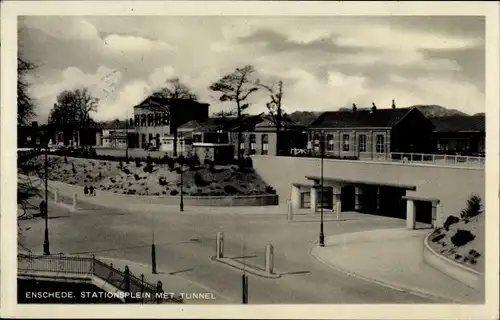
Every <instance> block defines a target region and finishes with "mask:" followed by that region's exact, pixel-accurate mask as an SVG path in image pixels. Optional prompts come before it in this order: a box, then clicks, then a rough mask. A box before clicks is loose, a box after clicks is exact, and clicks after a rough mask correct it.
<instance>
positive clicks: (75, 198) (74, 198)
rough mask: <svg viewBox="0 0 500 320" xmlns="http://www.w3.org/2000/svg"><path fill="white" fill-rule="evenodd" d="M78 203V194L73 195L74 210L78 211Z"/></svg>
mask: <svg viewBox="0 0 500 320" xmlns="http://www.w3.org/2000/svg"><path fill="white" fill-rule="evenodd" d="M77 202H78V194H77V193H73V209H74V210H76V203H77Z"/></svg>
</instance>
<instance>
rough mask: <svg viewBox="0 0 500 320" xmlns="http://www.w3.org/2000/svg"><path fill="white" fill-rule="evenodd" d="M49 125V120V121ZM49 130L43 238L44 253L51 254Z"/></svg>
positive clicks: (46, 153)
mask: <svg viewBox="0 0 500 320" xmlns="http://www.w3.org/2000/svg"><path fill="white" fill-rule="evenodd" d="M47 126H48V122H47ZM48 138H49V132H48V127H47V128H46V130H45V140H46V141H45V164H44V167H45V208H44V209H45V210H44V211H45V235H44V240H43V254H44V255H46V256H48V255H50V249H49V188H48V184H49V165H48V153H49V140H48Z"/></svg>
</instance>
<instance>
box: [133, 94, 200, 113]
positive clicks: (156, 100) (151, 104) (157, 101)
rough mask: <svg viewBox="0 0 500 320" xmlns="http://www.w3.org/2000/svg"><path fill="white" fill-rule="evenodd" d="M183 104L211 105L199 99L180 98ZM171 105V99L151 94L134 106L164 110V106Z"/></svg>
mask: <svg viewBox="0 0 500 320" xmlns="http://www.w3.org/2000/svg"><path fill="white" fill-rule="evenodd" d="M180 102H181V103H182V104H188V105H199V106H209V104H208V103H202V102H199V101H193V100H188V99H185V100H180ZM168 106H169V99H166V98H163V97H159V96H155V95H151V96H149V97H147V98H146V99H144V100H143V101H142V102H141V103H139V104H138V105H136V106H134V108H142V109H155V108H156V109H157V110H162V108H164V107H168Z"/></svg>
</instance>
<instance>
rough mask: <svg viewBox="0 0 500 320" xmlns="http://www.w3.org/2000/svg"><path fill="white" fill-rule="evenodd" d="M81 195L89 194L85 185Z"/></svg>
mask: <svg viewBox="0 0 500 320" xmlns="http://www.w3.org/2000/svg"><path fill="white" fill-rule="evenodd" d="M83 193H84V194H85V195H88V194H89V188H88V187H87V185H85V188H83Z"/></svg>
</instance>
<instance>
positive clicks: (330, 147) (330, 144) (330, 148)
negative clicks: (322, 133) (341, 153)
mask: <svg viewBox="0 0 500 320" xmlns="http://www.w3.org/2000/svg"><path fill="white" fill-rule="evenodd" d="M326 140H327V142H328V146H327V149H326V150H328V151H333V150H334V140H333V134H329V135H327V136H326Z"/></svg>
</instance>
